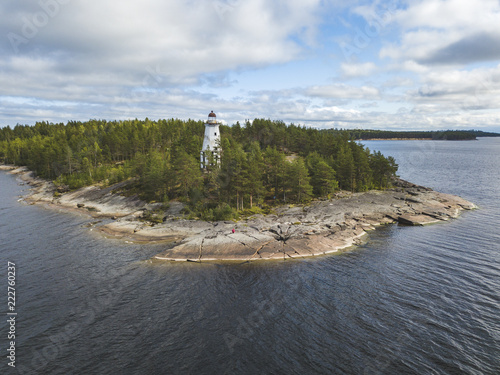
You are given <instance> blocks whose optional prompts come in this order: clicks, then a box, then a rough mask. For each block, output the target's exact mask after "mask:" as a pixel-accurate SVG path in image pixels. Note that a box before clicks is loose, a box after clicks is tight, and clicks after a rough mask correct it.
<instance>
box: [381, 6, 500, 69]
mask: <svg viewBox="0 0 500 375" xmlns="http://www.w3.org/2000/svg"><path fill="white" fill-rule="evenodd" d="M393 21H394V22H396V23H397V24H398V25H399V27H400V28H401V29H402V30H403V34H402V37H401V40H400V43H392V44H390V45H388V46H386V47H384V48H383V49H382V50H381V51H380V56H381V57H382V58H384V57H389V58H392V59H396V60H411V61H416V62H418V63H420V64H431V65H432V64H447V65H457V64H458V65H463V64H467V63H471V62H477V61H493V60H498V59H500V47H499V45H500V29H499V28H498V24H499V23H500V3H499V2H498V1H495V0H481V1H462V0H422V1H419V2H415V3H410V5H409V6H408V8H407V9H404V10H399V11H398V12H396V13H395V16H394V17H393Z"/></svg>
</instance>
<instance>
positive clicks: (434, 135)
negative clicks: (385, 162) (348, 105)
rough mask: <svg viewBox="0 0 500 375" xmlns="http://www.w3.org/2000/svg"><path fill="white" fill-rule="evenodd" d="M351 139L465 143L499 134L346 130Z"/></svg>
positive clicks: (463, 131)
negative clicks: (429, 140)
mask: <svg viewBox="0 0 500 375" xmlns="http://www.w3.org/2000/svg"><path fill="white" fill-rule="evenodd" d="M346 131H347V132H348V133H349V136H350V138H351V139H354V140H370V139H401V140H405V139H431V140H436V141H441V140H443V141H465V140H475V139H476V138H477V137H500V134H499V133H492V132H483V131H481V130H439V131H392V130H369V129H366V130H346Z"/></svg>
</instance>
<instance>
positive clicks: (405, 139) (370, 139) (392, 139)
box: [356, 138, 433, 141]
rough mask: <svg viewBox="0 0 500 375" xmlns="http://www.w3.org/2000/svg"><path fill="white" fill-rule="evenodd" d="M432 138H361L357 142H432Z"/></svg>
mask: <svg viewBox="0 0 500 375" xmlns="http://www.w3.org/2000/svg"><path fill="white" fill-rule="evenodd" d="M432 140H433V139H432V138H367V139H364V138H360V139H356V141H432Z"/></svg>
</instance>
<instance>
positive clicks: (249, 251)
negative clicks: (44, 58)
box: [0, 165, 476, 262]
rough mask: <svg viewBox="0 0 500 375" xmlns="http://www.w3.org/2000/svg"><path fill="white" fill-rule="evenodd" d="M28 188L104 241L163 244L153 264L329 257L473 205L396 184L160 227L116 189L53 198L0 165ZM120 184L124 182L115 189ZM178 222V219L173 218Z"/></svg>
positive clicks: (33, 180) (39, 184) (30, 178)
mask: <svg viewBox="0 0 500 375" xmlns="http://www.w3.org/2000/svg"><path fill="white" fill-rule="evenodd" d="M0 170H7V171H9V173H12V174H16V175H18V176H19V178H20V180H21V181H23V183H26V184H27V185H29V186H30V193H29V194H28V195H26V196H25V197H24V198H23V199H24V200H25V201H26V202H28V203H31V204H42V205H45V206H47V207H51V208H55V209H64V210H70V211H73V212H78V213H82V214H85V215H90V216H92V217H94V218H99V219H101V220H100V221H98V222H96V223H95V225H93V229H94V228H95V229H96V230H97V231H99V232H100V233H102V234H103V235H104V236H107V237H111V238H116V239H122V240H126V241H134V242H140V243H165V246H166V248H167V250H165V251H164V252H162V253H160V254H157V255H156V256H154V257H153V258H152V260H154V261H190V262H207V261H255V260H286V259H292V258H305V257H311V256H319V255H325V254H330V253H336V252H339V251H341V250H343V249H346V248H349V247H351V246H353V245H359V244H361V243H362V242H363V241H364V238H363V237H364V236H365V235H366V234H367V233H368V232H370V231H372V230H374V229H375V228H376V227H377V226H380V225H385V224H392V223H397V224H399V225H410V226H415V225H425V224H431V223H438V222H443V221H447V220H449V219H452V218H456V217H458V216H459V214H460V212H461V211H463V210H471V209H475V208H476V206H475V205H474V204H473V203H471V202H468V201H466V200H465V199H462V198H460V197H458V196H454V195H450V194H444V193H439V192H436V191H433V190H432V189H430V188H427V187H423V186H418V185H415V184H412V183H410V182H407V181H404V180H401V179H395V180H394V181H393V185H394V186H393V187H392V188H389V189H386V190H383V191H380V190H373V191H368V192H360V193H350V192H346V191H341V192H338V193H337V194H336V195H335V196H334V197H332V198H331V199H326V200H317V201H314V202H312V203H310V204H307V205H283V206H280V207H277V208H276V209H275V210H274V212H272V213H270V214H267V215H263V214H257V215H254V216H250V217H247V218H245V219H243V220H240V221H238V222H234V221H213V222H208V221H202V220H188V219H185V218H183V217H182V215H180V212H181V210H182V208H183V204H181V203H178V204H175V205H171V206H170V207H169V208H168V210H167V211H166V215H167V216H166V217H165V220H164V221H162V222H161V223H152V222H149V221H145V220H143V216H144V213H145V212H148V211H150V210H154V209H155V206H158V204H157V203H156V204H155V203H153V204H152V203H146V202H144V201H142V200H140V199H139V198H137V197H125V196H122V195H119V194H115V193H113V191H116V190H117V189H120V188H121V186H119V185H120V183H118V184H116V185H113V186H110V187H107V188H100V187H98V186H88V187H83V188H80V189H77V190H75V191H72V192H67V193H63V194H59V195H57V196H56V197H55V196H54V193H56V192H57V187H56V186H55V185H54V184H53V183H52V182H50V181H47V180H44V179H41V178H38V177H35V176H34V173H33V172H31V171H29V170H28V169H27V168H24V167H15V166H5V165H4V166H0ZM121 184H123V183H121ZM179 215H180V216H179Z"/></svg>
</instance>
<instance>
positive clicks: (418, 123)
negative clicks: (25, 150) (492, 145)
mask: <svg viewBox="0 0 500 375" xmlns="http://www.w3.org/2000/svg"><path fill="white" fill-rule="evenodd" d="M499 25H500V1H499V0H469V1H464V0H412V1H376V0H375V1H373V0H372V1H363V0H359V1H357V0H335V1H328V0H182V1H181V0H175V1H174V0H166V1H165V0H141V1H130V0H122V1H115V0H99V1H92V2H90V1H84V0H25V1H19V0H2V1H1V2H0V127H2V126H6V125H10V126H14V125H16V124H18V123H19V124H29V125H32V124H34V123H35V122H36V121H49V122H54V123H58V122H63V123H66V122H67V121H70V120H77V121H78V120H79V121H86V120H89V119H106V120H122V119H130V118H132V119H133V118H139V119H144V118H146V117H148V118H149V119H153V120H156V119H160V118H180V119H189V118H190V119H195V120H205V119H206V118H207V115H208V113H209V112H210V111H212V110H213V111H214V112H215V113H216V114H217V118H218V120H219V121H222V122H223V123H227V124H229V125H232V124H234V123H235V122H236V121H240V123H243V122H244V121H246V120H252V119H254V118H266V119H272V120H281V121H284V122H285V123H287V124H289V123H294V124H301V125H305V126H311V127H315V128H344V129H345V128H348V129H356V128H358V129H386V130H440V129H456V130H460V129H478V130H485V131H495V132H500V27H499Z"/></svg>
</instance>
